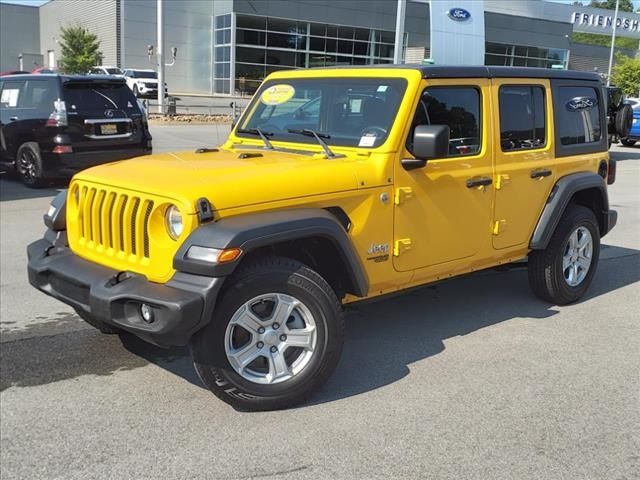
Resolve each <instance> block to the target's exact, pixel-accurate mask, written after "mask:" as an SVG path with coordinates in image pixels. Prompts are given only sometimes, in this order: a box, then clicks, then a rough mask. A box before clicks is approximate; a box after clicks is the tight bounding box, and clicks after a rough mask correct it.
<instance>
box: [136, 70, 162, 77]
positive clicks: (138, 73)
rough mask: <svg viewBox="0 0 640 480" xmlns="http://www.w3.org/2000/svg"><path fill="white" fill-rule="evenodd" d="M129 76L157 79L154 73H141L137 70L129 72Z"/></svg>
mask: <svg viewBox="0 0 640 480" xmlns="http://www.w3.org/2000/svg"><path fill="white" fill-rule="evenodd" d="M131 76H132V77H133V78H158V74H157V73H156V72H141V71H139V70H131Z"/></svg>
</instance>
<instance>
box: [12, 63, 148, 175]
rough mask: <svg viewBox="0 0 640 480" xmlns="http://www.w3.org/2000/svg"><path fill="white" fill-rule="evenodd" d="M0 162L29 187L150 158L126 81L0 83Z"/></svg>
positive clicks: (43, 78) (29, 78)
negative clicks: (123, 161)
mask: <svg viewBox="0 0 640 480" xmlns="http://www.w3.org/2000/svg"><path fill="white" fill-rule="evenodd" d="M0 107H1V108H0V159H1V161H2V162H3V163H5V164H9V165H11V166H13V167H15V169H16V171H17V173H18V175H19V177H20V178H21V179H22V181H23V182H24V183H25V184H26V185H28V186H38V185H41V184H42V183H43V182H45V181H46V180H47V179H50V178H69V177H70V176H71V175H72V174H73V173H75V172H77V171H79V170H82V169H83V168H87V167H90V166H92V165H98V164H101V163H106V162H111V161H114V160H121V159H123V158H130V157H135V156H140V155H144V154H147V153H150V152H151V134H150V133H149V129H148V125H147V120H146V116H145V115H143V112H142V111H141V110H140V106H139V105H138V101H137V99H136V98H135V97H134V96H133V94H132V93H131V91H130V90H129V89H128V88H127V86H126V84H125V81H124V79H122V78H116V77H106V76H103V77H97V76H96V77H93V76H67V75H13V76H11V77H2V78H0Z"/></svg>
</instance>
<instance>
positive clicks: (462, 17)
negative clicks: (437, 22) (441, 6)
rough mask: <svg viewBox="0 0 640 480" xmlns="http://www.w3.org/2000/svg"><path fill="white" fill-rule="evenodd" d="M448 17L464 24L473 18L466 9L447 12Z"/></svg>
mask: <svg viewBox="0 0 640 480" xmlns="http://www.w3.org/2000/svg"><path fill="white" fill-rule="evenodd" d="M447 15H448V16H449V18H450V19H451V20H455V21H456V22H464V21H466V20H469V19H470V18H471V14H470V13H469V12H468V11H467V10H465V9H464V8H452V9H451V10H449V11H448V12H447Z"/></svg>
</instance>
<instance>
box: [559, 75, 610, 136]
mask: <svg viewBox="0 0 640 480" xmlns="http://www.w3.org/2000/svg"><path fill="white" fill-rule="evenodd" d="M558 97H559V98H557V99H556V102H555V103H556V110H557V111H556V115H557V118H558V121H557V122H556V123H557V125H556V130H557V133H556V135H557V138H558V140H559V142H560V144H561V145H577V144H584V143H595V142H599V141H600V139H601V137H602V127H601V125H600V105H599V103H598V93H597V92H596V89H595V88H591V87H569V86H567V87H563V86H561V87H560V88H558Z"/></svg>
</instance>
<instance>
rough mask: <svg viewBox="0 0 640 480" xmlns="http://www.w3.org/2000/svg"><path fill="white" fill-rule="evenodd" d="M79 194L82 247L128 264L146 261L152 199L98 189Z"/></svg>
mask: <svg viewBox="0 0 640 480" xmlns="http://www.w3.org/2000/svg"><path fill="white" fill-rule="evenodd" d="M78 191H79V198H78V224H79V227H80V228H79V233H80V242H81V243H82V244H83V245H84V247H85V248H88V249H91V250H95V251H97V252H103V253H105V254H107V255H110V256H117V257H121V258H126V259H128V260H129V261H137V260H142V259H145V258H146V259H148V258H149V256H150V241H149V222H150V219H151V213H152V212H153V205H154V202H153V200H150V199H146V198H143V197H140V196H137V195H126V194H124V193H116V192H111V191H109V190H106V189H103V188H98V187H84V186H83V187H81V188H79V190H78Z"/></svg>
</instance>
